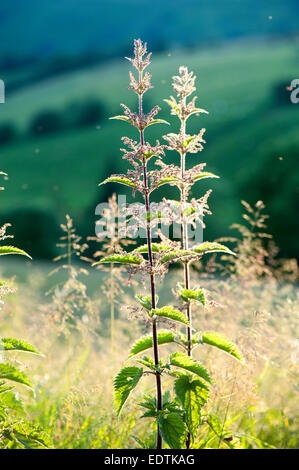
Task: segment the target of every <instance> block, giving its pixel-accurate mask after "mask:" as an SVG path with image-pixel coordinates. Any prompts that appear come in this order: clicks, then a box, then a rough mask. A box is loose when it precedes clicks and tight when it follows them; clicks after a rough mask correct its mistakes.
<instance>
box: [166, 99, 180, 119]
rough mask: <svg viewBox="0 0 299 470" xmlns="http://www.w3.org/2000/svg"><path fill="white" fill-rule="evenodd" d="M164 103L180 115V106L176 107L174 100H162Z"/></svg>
mask: <svg viewBox="0 0 299 470" xmlns="http://www.w3.org/2000/svg"><path fill="white" fill-rule="evenodd" d="M163 101H165V103H167V104H168V105H169V106H170V107H171V108H172V109H173V110H174V111H175V113H176V114H177V115H178V116H179V115H180V108H179V107H178V104H177V102H176V101H175V100H173V101H172V100H163Z"/></svg>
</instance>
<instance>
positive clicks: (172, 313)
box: [152, 305, 190, 326]
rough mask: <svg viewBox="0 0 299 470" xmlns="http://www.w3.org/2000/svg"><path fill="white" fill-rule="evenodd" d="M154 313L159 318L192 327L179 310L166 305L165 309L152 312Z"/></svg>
mask: <svg viewBox="0 0 299 470" xmlns="http://www.w3.org/2000/svg"><path fill="white" fill-rule="evenodd" d="M152 313H153V314H154V315H157V316H159V317H164V318H169V319H170V320H174V321H177V322H180V323H184V324H185V325H188V326H189V325H190V324H189V321H188V320H187V318H186V317H185V315H184V314H183V313H182V312H180V311H179V310H175V309H174V308H173V307H171V306H170V305H166V306H165V307H162V308H159V309H155V310H152Z"/></svg>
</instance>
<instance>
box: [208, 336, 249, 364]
mask: <svg viewBox="0 0 299 470" xmlns="http://www.w3.org/2000/svg"><path fill="white" fill-rule="evenodd" d="M201 341H202V342H203V343H205V344H210V345H211V346H215V347H216V348H218V349H222V351H225V352H226V353H228V354H230V355H231V356H233V357H234V358H236V359H238V360H239V361H241V362H243V363H244V362H245V361H244V358H243V356H242V353H241V351H240V350H239V349H238V347H237V346H236V345H235V344H234V343H233V342H232V341H230V340H229V339H228V338H226V337H225V336H224V335H222V334H220V333H215V332H214V331H205V332H204V333H203V334H202V338H201Z"/></svg>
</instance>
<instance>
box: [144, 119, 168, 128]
mask: <svg viewBox="0 0 299 470" xmlns="http://www.w3.org/2000/svg"><path fill="white" fill-rule="evenodd" d="M153 124H168V126H169V125H170V124H169V122H167V121H165V120H164V119H153V120H152V121H150V122H149V123H148V124H147V125H146V126H145V127H149V126H152V125H153Z"/></svg>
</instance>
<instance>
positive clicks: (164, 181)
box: [158, 176, 180, 187]
mask: <svg viewBox="0 0 299 470" xmlns="http://www.w3.org/2000/svg"><path fill="white" fill-rule="evenodd" d="M171 183H180V180H179V179H178V178H176V177H175V176H165V177H164V178H162V179H161V180H160V181H159V183H158V186H159V187H160V186H163V184H171Z"/></svg>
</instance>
